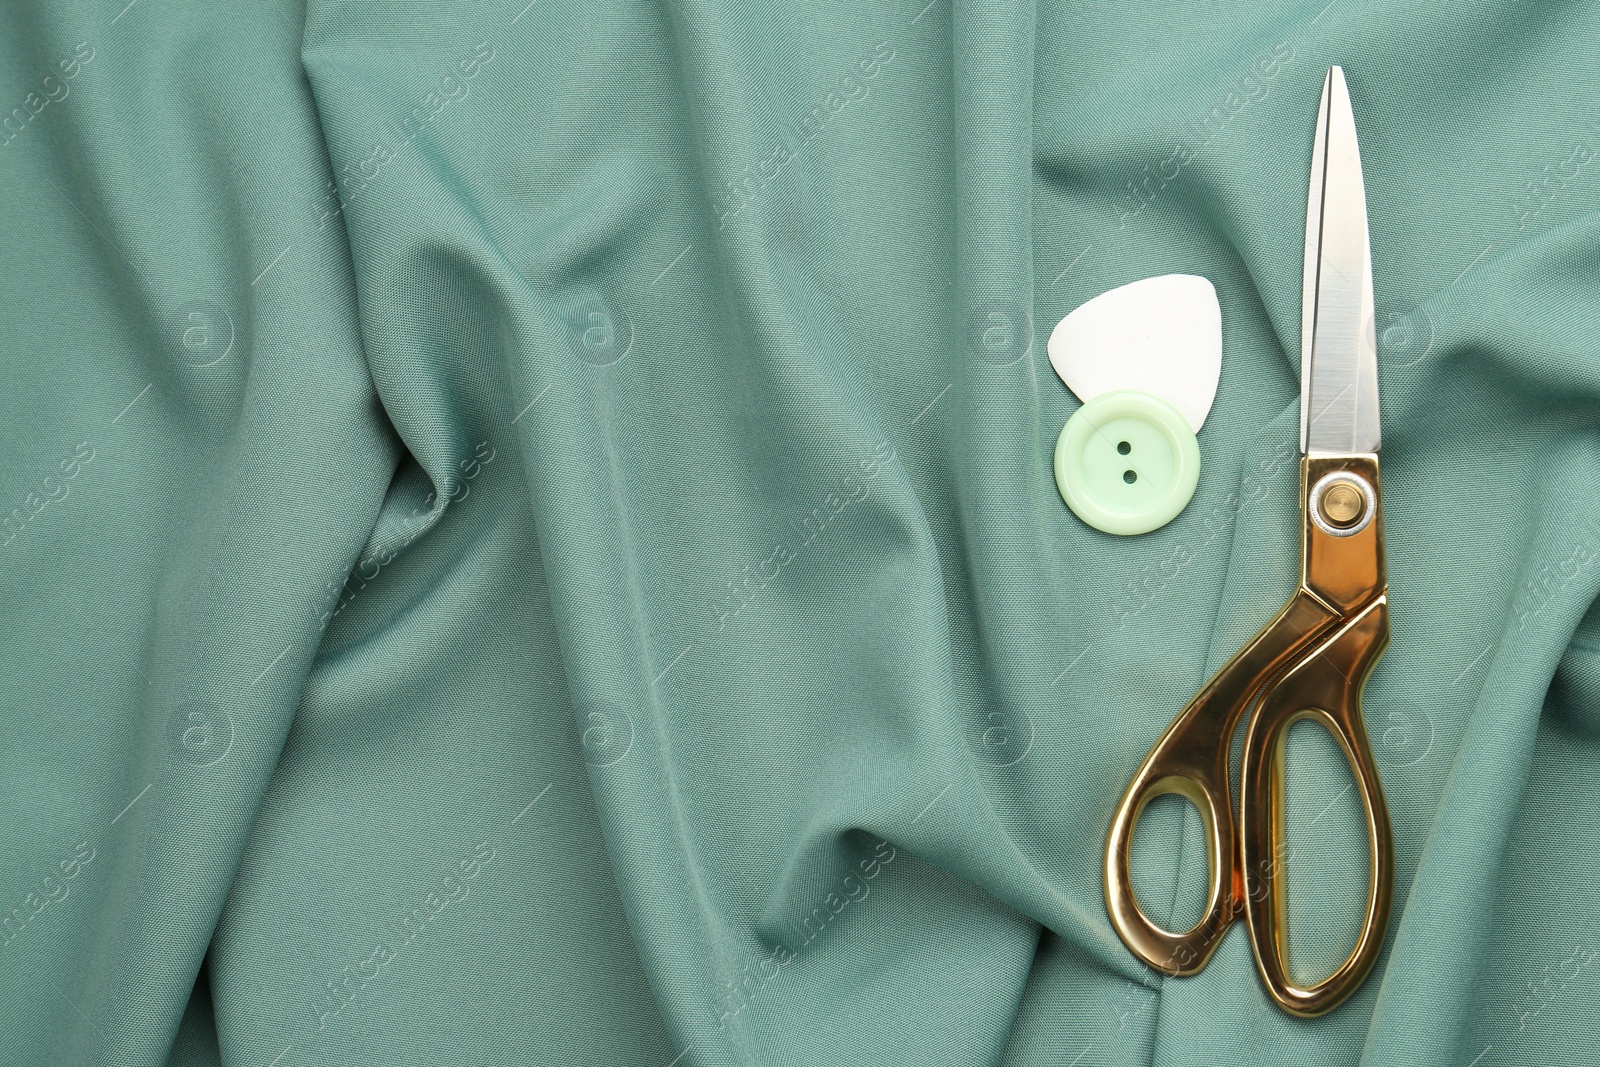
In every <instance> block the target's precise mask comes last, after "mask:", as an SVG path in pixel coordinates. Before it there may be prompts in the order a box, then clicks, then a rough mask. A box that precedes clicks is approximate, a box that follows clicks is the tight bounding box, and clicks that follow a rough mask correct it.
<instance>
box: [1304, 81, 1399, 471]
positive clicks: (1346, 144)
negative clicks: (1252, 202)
mask: <svg viewBox="0 0 1600 1067" xmlns="http://www.w3.org/2000/svg"><path fill="white" fill-rule="evenodd" d="M1301 301H1302V302H1301V326H1300V450H1301V451H1302V452H1305V453H1308V454H1310V453H1319V452H1331V453H1350V452H1376V451H1378V447H1379V445H1380V443H1381V434H1380V431H1379V427H1378V341H1377V331H1376V326H1375V323H1374V310H1373V300H1372V244H1371V242H1370V240H1369V239H1368V236H1367V195H1366V188H1365V185H1364V184H1363V182H1362V180H1361V150H1360V148H1359V147H1358V146H1357V144H1356V121H1355V114H1354V113H1353V112H1352V111H1351V109H1350V91H1349V90H1348V89H1347V88H1346V87H1345V82H1344V71H1343V70H1341V69H1340V68H1338V67H1333V68H1332V69H1330V70H1329V71H1328V77H1327V79H1326V80H1325V81H1324V82H1323V83H1322V106H1321V108H1320V110H1319V111H1318V113H1317V136H1316V140H1315V142H1314V143H1313V145H1312V149H1311V193H1310V196H1309V198H1308V204H1307V208H1306V261H1305V284H1304V289H1303V291H1302V294H1301Z"/></svg>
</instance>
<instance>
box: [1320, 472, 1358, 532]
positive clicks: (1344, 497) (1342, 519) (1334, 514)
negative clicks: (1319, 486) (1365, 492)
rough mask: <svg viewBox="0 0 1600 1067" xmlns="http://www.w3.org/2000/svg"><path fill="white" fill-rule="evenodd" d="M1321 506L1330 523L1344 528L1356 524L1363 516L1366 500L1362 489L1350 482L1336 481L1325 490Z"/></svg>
mask: <svg viewBox="0 0 1600 1067" xmlns="http://www.w3.org/2000/svg"><path fill="white" fill-rule="evenodd" d="M1321 506H1322V517H1323V518H1324V519H1327V520H1328V524H1329V525H1330V526H1337V527H1339V528H1340V529H1341V530H1342V529H1344V528H1345V527H1347V526H1354V525H1355V524H1356V520H1358V519H1360V518H1361V512H1362V510H1363V509H1364V508H1365V506H1366V500H1365V498H1364V497H1363V496H1362V495H1361V490H1359V489H1357V488H1356V487H1355V486H1353V485H1351V484H1350V483H1349V482H1334V483H1333V484H1332V485H1330V486H1328V488H1327V489H1325V490H1323V493H1322V501H1321Z"/></svg>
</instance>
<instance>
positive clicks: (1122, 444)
mask: <svg viewBox="0 0 1600 1067" xmlns="http://www.w3.org/2000/svg"><path fill="white" fill-rule="evenodd" d="M1117 451H1118V452H1120V453H1122V454H1123V455H1124V456H1126V455H1127V454H1128V453H1129V452H1132V451H1133V446H1132V445H1130V444H1129V443H1128V442H1126V441H1118V442H1117Z"/></svg>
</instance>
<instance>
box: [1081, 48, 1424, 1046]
mask: <svg viewBox="0 0 1600 1067" xmlns="http://www.w3.org/2000/svg"><path fill="white" fill-rule="evenodd" d="M1308 199H1309V203H1308V208H1307V212H1306V244H1305V281H1304V288H1303V290H1302V307H1301V327H1300V374H1301V382H1300V451H1301V453H1302V458H1301V460H1300V501H1301V514H1302V519H1303V521H1302V524H1301V527H1302V540H1301V557H1300V559H1301V565H1300V588H1299V589H1298V590H1296V591H1295V594H1294V596H1293V597H1292V598H1290V600H1289V602H1288V604H1286V605H1285V606H1284V608H1283V610H1282V611H1280V612H1279V613H1278V615H1277V617H1276V618H1274V619H1273V620H1272V621H1271V622H1269V623H1267V625H1266V626H1265V627H1264V628H1263V629H1262V630H1261V632H1260V633H1258V634H1256V636H1255V637H1253V638H1252V639H1251V640H1250V642H1249V643H1248V644H1246V645H1245V646H1244V647H1243V648H1242V649H1240V650H1239V652H1238V653H1237V654H1236V655H1234V657H1233V658H1232V659H1231V660H1229V661H1228V662H1227V664H1226V665H1224V666H1223V667H1222V669H1221V670H1219V671H1218V672H1217V673H1216V676H1215V677H1213V678H1212V679H1211V681H1209V682H1208V683H1206V686H1205V688H1203V689H1201V690H1200V692H1199V693H1198V694H1196V695H1195V697H1194V699H1193V700H1191V701H1189V703H1188V705H1187V706H1186V707H1185V708H1184V709H1183V711H1181V712H1180V713H1179V714H1178V717H1177V718H1176V719H1174V720H1173V722H1172V725H1171V726H1169V727H1168V728H1167V731H1166V733H1164V734H1162V735H1161V739H1160V740H1159V741H1157V742H1156V744H1155V747H1153V748H1152V749H1151V750H1150V754H1149V755H1147V756H1146V757H1145V758H1144V762H1143V763H1142V764H1140V765H1139V769H1138V771H1137V772H1135V774H1134V776H1133V780H1132V781H1130V782H1129V783H1128V788H1127V790H1126V791H1125V792H1124V793H1123V794H1122V799H1121V800H1120V801H1119V802H1118V804H1117V809H1116V814H1115V816H1114V817H1113V819H1112V822H1111V829H1110V833H1109V834H1108V835H1107V837H1106V855H1105V895H1106V910H1107V912H1108V914H1109V915H1110V918H1111V924H1112V926H1114V927H1115V928H1116V931H1117V933H1118V935H1119V936H1121V938H1122V940H1123V942H1124V943H1125V944H1126V945H1127V946H1128V948H1129V949H1130V950H1132V952H1133V954H1134V955H1135V956H1138V957H1139V958H1140V959H1141V960H1143V961H1144V962H1145V963H1147V964H1149V965H1150V966H1151V967H1153V968H1155V969H1156V970H1159V971H1162V972H1163V973H1166V974H1171V975H1190V974H1195V973H1197V972H1199V971H1200V970H1202V969H1203V968H1204V967H1205V965H1206V963H1207V961H1208V960H1209V959H1210V958H1211V954H1212V953H1213V952H1215V951H1216V948H1217V946H1218V945H1219V944H1220V943H1221V941H1222V937H1223V935H1224V934H1225V933H1227V931H1228V928H1229V926H1231V925H1232V923H1233V920H1234V919H1236V918H1238V917H1239V916H1240V915H1243V916H1244V917H1245V920H1246V925H1247V927H1248V929H1249V931H1250V943H1251V947H1252V949H1253V951H1254V955H1255V961H1256V969H1257V971H1258V972H1259V973H1260V976H1261V981H1262V983H1263V985H1265V987H1266V989H1267V993H1268V994H1269V995H1270V996H1271V997H1272V999H1273V1001H1274V1002H1275V1003H1276V1004H1277V1005H1278V1006H1279V1007H1280V1008H1282V1009H1283V1010H1285V1011H1287V1012H1289V1013H1290V1014H1293V1015H1301V1016H1313V1015H1321V1014H1322V1013H1324V1012H1327V1011H1330V1010H1332V1009H1333V1008H1335V1007H1337V1006H1338V1005H1339V1004H1340V1003H1342V1002H1343V1001H1344V1000H1345V998H1347V997H1348V996H1350V994H1351V993H1353V992H1355V990H1356V988H1357V987H1358V986H1359V985H1360V984H1361V982H1362V980H1363V979H1365V978H1366V976H1367V974H1368V972H1370V971H1371V970H1372V966H1373V964H1374V963H1375V962H1376V961H1377V958H1378V953H1379V951H1380V950H1381V949H1382V947H1383V938H1384V933H1385V930H1386V928H1387V925H1388V919H1389V908H1390V904H1391V899H1392V893H1393V870H1394V845H1393V839H1392V832H1391V830H1390V827H1389V814H1388V808H1387V807H1386V805H1385V804H1384V799H1383V787H1382V784H1381V783H1380V781H1379V778H1378V768H1377V765H1376V764H1375V763H1374V761H1373V757H1372V748H1371V745H1370V744H1369V742H1368V739H1367V730H1366V725H1365V723H1364V722H1363V720H1362V715H1361V689H1362V686H1363V685H1364V684H1365V682H1366V679H1367V676H1368V675H1369V674H1370V673H1371V672H1372V668H1373V666H1374V665H1375V664H1376V663H1377V661H1378V657H1379V656H1381V655H1382V654H1383V650H1384V648H1385V647H1386V646H1387V645H1388V643H1389V593H1388V583H1387V579H1386V578H1385V575H1384V551H1383V521H1382V520H1383V517H1382V514H1381V504H1380V496H1379V484H1378V448H1379V443H1380V432H1379V424H1378V357H1377V339H1376V336H1375V331H1374V326H1373V318H1374V316H1373V300H1372V248H1371V244H1370V242H1369V240H1368V236H1367V206H1366V192H1365V188H1364V186H1363V183H1362V178H1361V156H1360V151H1359V149H1358V148H1357V145H1356V127H1355V117H1354V114H1353V113H1352V111H1351V109H1350V93H1349V90H1348V89H1347V87H1346V86H1345V79H1344V72H1343V71H1342V70H1341V69H1340V68H1338V67H1334V68H1332V69H1331V70H1329V72H1328V75H1327V78H1326V79H1325V80H1324V82H1323V85H1322V104H1321V110H1320V111H1319V112H1318V115H1317V132H1316V138H1315V141H1314V142H1313V146H1312V150H1311V191H1310V196H1309V198H1308ZM1241 719H1244V720H1245V724H1246V725H1245V739H1244V759H1243V765H1242V769H1241V772H1240V777H1239V804H1238V808H1237V809H1235V808H1234V807H1233V804H1232V803H1231V801H1230V796H1229V756H1230V750H1231V747H1232V739H1233V734H1234V730H1235V728H1236V727H1237V726H1238V724H1239V722H1240V720H1241ZM1302 719H1311V720H1315V721H1317V722H1319V723H1321V725H1323V726H1324V727H1326V728H1327V729H1328V731H1329V732H1330V733H1331V734H1332V735H1333V737H1334V739H1335V740H1336V741H1337V742H1338V744H1339V747H1340V748H1341V749H1343V750H1344V754H1345V757H1346V759H1348V760H1349V762H1350V766H1351V769H1352V771H1353V772H1354V777H1355V784H1356V788H1357V791H1358V792H1359V794H1360V796H1361V801H1362V805H1363V807H1364V809H1365V818H1366V837H1367V847H1368V849H1369V856H1370V858H1371V864H1370V866H1369V867H1368V872H1369V878H1368V885H1367V905H1366V916H1365V919H1364V920H1363V922H1362V927H1361V932H1360V935H1359V937H1358V938H1357V940H1356V944H1355V947H1354V949H1352V950H1351V952H1350V955H1349V956H1348V957H1346V958H1345V961H1344V962H1343V963H1342V964H1340V965H1339V966H1338V967H1337V968H1336V969H1335V970H1334V971H1333V973H1332V974H1330V975H1328V976H1327V977H1326V978H1324V979H1322V980H1321V981H1318V982H1312V983H1305V984H1302V983H1299V982H1297V981H1296V980H1295V979H1294V978H1293V977H1292V975H1291V973H1290V968H1289V939H1288V933H1287V922H1286V909H1285V904H1284V883H1285V878H1284V865H1285V862H1286V860H1287V859H1288V851H1287V849H1286V847H1285V844H1284V780H1283V779H1284V744H1285V741H1286V740H1287V737H1288V733H1289V727H1290V726H1291V725H1293V724H1294V723H1296V722H1298V721H1300V720H1302ZM1164 794H1176V795H1178V796H1181V797H1183V798H1185V799H1187V800H1189V801H1190V802H1191V803H1193V804H1194V806H1195V808H1196V809H1198V811H1199V812H1200V818H1201V822H1202V823H1203V826H1204V833H1205V839H1206V863H1207V868H1208V879H1209V882H1208V890H1207V897H1206V905H1205V915H1204V916H1203V917H1202V918H1201V919H1200V921H1199V922H1198V923H1196V924H1195V926H1194V927H1193V928H1191V929H1189V930H1186V931H1184V932H1182V933H1174V932H1172V931H1169V930H1165V929H1162V928H1161V927H1160V926H1157V925H1156V924H1155V923H1153V922H1151V921H1150V919H1149V918H1148V917H1147V916H1146V915H1145V913H1144V912H1143V911H1142V910H1140V908H1139V904H1138V901H1137V900H1136V899H1135V898H1134V894H1133V885H1132V881H1131V880H1130V878H1129V874H1128V869H1129V860H1128V856H1129V845H1130V843H1131V841H1132V838H1133V830H1134V827H1135V826H1136V825H1137V824H1138V821H1139V816H1140V814H1141V813H1142V812H1143V810H1144V807H1145V805H1146V804H1147V803H1149V802H1150V801H1151V800H1152V799H1154V798H1155V797H1158V796H1162V795H1164Z"/></svg>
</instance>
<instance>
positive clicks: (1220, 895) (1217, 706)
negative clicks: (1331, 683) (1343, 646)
mask: <svg viewBox="0 0 1600 1067" xmlns="http://www.w3.org/2000/svg"><path fill="white" fill-rule="evenodd" d="M1337 618H1338V616H1337V614H1336V613H1335V612H1334V611H1332V610H1331V609H1330V608H1329V607H1328V606H1327V605H1326V604H1324V603H1323V602H1322V601H1321V600H1319V599H1317V598H1316V597H1314V596H1311V595H1309V594H1307V593H1305V592H1304V591H1302V592H1300V593H1299V594H1297V595H1296V596H1295V597H1294V598H1293V599H1292V600H1290V601H1289V603H1288V604H1286V605H1285V606H1284V608H1283V610H1282V611H1281V612H1279V613H1278V615H1277V616H1276V617H1275V618H1274V619H1273V620H1272V621H1271V622H1269V623H1268V624H1267V625H1266V626H1265V627H1263V628H1262V630H1261V632H1260V633H1258V634H1256V636H1255V637H1254V638H1253V639H1252V640H1251V641H1250V643H1249V644H1247V645H1245V646H1244V648H1242V649H1240V650H1239V652H1238V653H1237V654H1236V655H1235V656H1234V657H1233V658H1232V659H1231V660H1229V661H1228V662H1227V664H1226V665H1224V666H1223V668H1222V669H1221V670H1219V671H1218V672H1217V673H1216V676H1215V677H1213V678H1212V679H1211V681H1210V682H1208V683H1207V684H1206V687H1205V688H1204V689H1202V690H1200V692H1199V693H1197V694H1195V697H1194V699H1193V700H1191V701H1189V703H1188V705H1187V706H1186V707H1185V708H1184V709H1183V711H1181V712H1179V714H1178V717H1177V718H1176V719H1174V720H1173V722H1172V725H1171V726H1169V727H1167V731H1166V733H1164V734H1162V735H1161V739H1160V740H1159V741H1157V742H1156V743H1155V746H1154V747H1153V748H1151V749H1150V753H1149V755H1147V756H1145V758H1144V762H1143V763H1141V764H1140V765H1139V769H1138V770H1137V771H1136V772H1134V775H1133V779H1132V780H1131V781H1130V782H1129V783H1128V787H1127V789H1126V790H1124V791H1123V794H1122V799H1121V800H1120V801H1119V802H1118V804H1117V810H1116V814H1115V815H1114V816H1113V817H1112V820H1111V829H1110V832H1109V833H1108V834H1107V836H1106V854H1105V896H1106V912H1107V913H1108V914H1109V915H1110V917H1111V925H1112V926H1113V927H1114V928H1115V929H1116V931H1117V935H1118V936H1119V937H1121V938H1122V942H1123V944H1125V945H1127V946H1128V948H1129V950H1130V951H1132V952H1133V954H1134V955H1135V956H1138V957H1139V958H1140V959H1141V960H1143V961H1144V962H1145V963H1146V964H1148V965H1149V966H1151V967H1154V968H1155V969H1156V970H1158V971H1161V972H1163V973H1165V974H1174V975H1186V974H1195V973H1196V972H1198V971H1200V970H1202V969H1203V968H1204V967H1205V965H1206V962H1207V961H1208V960H1209V959H1210V958H1211V954H1212V953H1213V952H1214V951H1216V948H1217V945H1218V944H1220V943H1221V941H1222V935H1223V934H1224V933H1226V932H1227V930H1228V926H1229V924H1230V923H1232V922H1233V920H1234V918H1235V917H1237V916H1238V914H1239V912H1240V911H1241V910H1242V909H1243V907H1244V896H1243V894H1244V881H1243V879H1242V877H1241V875H1242V872H1241V870H1240V865H1239V849H1238V843H1237V836H1236V832H1235V828H1234V811H1233V804H1232V803H1231V801H1230V799H1229V798H1230V792H1229V785H1228V757H1229V753H1230V747H1231V739H1232V737H1233V731H1234V727H1235V726H1237V725H1238V722H1239V716H1240V714H1241V713H1242V712H1243V711H1244V709H1245V708H1247V707H1249V706H1250V705H1252V704H1253V703H1255V700H1256V697H1257V695H1258V694H1259V693H1260V692H1261V690H1262V688H1263V687H1264V686H1265V685H1266V684H1267V683H1268V682H1269V681H1271V680H1272V678H1273V677H1274V676H1276V675H1277V674H1279V673H1280V672H1281V671H1282V670H1283V669H1284V667H1285V666H1286V665H1287V664H1288V663H1290V662H1291V661H1293V659H1294V658H1295V657H1296V656H1297V655H1299V654H1300V653H1301V652H1302V651H1303V650H1304V649H1306V648H1308V647H1310V646H1311V645H1313V644H1314V643H1315V642H1316V641H1317V640H1318V639H1319V638H1320V637H1321V636H1323V635H1324V633H1325V632H1326V631H1328V630H1330V629H1331V627H1332V625H1333V624H1334V622H1335V621H1337ZM1165 794H1177V795H1178V796H1182V797H1184V798H1186V799H1187V800H1189V801H1190V802H1191V803H1193V804H1194V806H1195V808H1196V809H1198V810H1199V812H1200V820H1201V822H1202V823H1203V824H1204V832H1205V841H1206V872H1207V886H1208V888H1207V891H1206V905H1205V914H1204V915H1202V916H1201V918H1200V921H1199V922H1198V923H1196V924H1195V925H1194V926H1193V927H1191V928H1190V929H1189V930H1186V931H1184V932H1182V933H1175V932H1173V931H1171V930H1167V929H1165V928H1163V927H1161V926H1159V925H1157V924H1156V923H1155V922H1153V921H1152V920H1151V919H1150V917H1149V916H1147V915H1146V914H1145V913H1144V911H1143V909H1141V908H1140V907H1139V902H1138V900H1137V899H1136V898H1135V896H1134V893H1133V880H1132V878H1131V877H1130V874H1129V854H1130V851H1131V846H1132V843H1133V832H1134V828H1135V827H1136V826H1137V825H1138V823H1139V816H1140V815H1141V814H1142V813H1143V812H1144V808H1145V805H1146V804H1148V803H1149V802H1150V801H1151V800H1154V799H1155V798H1156V797H1158V796H1162V795H1165Z"/></svg>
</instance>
